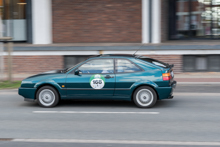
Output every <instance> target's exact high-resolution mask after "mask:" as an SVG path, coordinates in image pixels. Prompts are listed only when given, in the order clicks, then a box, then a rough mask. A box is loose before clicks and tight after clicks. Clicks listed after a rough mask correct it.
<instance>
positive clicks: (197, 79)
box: [4, 72, 220, 85]
mask: <svg viewBox="0 0 220 147" xmlns="http://www.w3.org/2000/svg"><path fill="white" fill-rule="evenodd" d="M32 75H34V74H15V75H13V80H14V81H20V80H23V79H25V78H27V77H29V76H32ZM4 79H7V78H6V75H4ZM174 80H176V81H177V82H178V84H219V85H220V72H185V73H174Z"/></svg>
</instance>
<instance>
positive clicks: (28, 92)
mask: <svg viewBox="0 0 220 147" xmlns="http://www.w3.org/2000/svg"><path fill="white" fill-rule="evenodd" d="M35 92H36V88H24V87H20V88H19V89H18V94H19V95H21V96H23V97H24V98H25V99H30V100H34V99H35Z"/></svg>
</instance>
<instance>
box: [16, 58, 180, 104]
mask: <svg viewBox="0 0 220 147" xmlns="http://www.w3.org/2000/svg"><path fill="white" fill-rule="evenodd" d="M172 68H173V65H169V64H167V63H164V62H161V61H158V60H155V59H152V58H148V57H146V56H137V55H98V56H95V57H91V58H89V59H87V60H86V61H83V62H81V63H79V64H77V65H75V66H73V67H70V68H67V69H64V70H55V71H49V72H45V73H41V74H38V75H34V76H31V77H28V78H26V79H24V80H23V81H22V83H21V86H20V88H19V95H21V96H23V97H24V98H25V100H27V101H35V100H36V101H37V102H38V104H39V105H40V106H42V107H54V106H56V105H57V104H58V103H59V101H60V100H63V99H111V100H127V101H133V102H134V103H135V104H136V105H137V106H138V107H141V108H149V107H152V106H154V105H155V103H156V102H157V100H163V99H171V98H173V95H172V94H173V89H174V88H175V86H176V81H174V74H173V69H172Z"/></svg>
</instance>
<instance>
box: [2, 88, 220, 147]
mask: <svg viewBox="0 0 220 147" xmlns="http://www.w3.org/2000/svg"><path fill="white" fill-rule="evenodd" d="M219 88H220V85H200V86H199V85H189V86H187V85H178V86H177V89H176V90H175V93H174V99H172V100H163V101H158V102H157V104H156V105H155V107H154V108H151V109H140V108H137V107H136V106H135V105H134V104H133V103H132V102H124V101H62V102H61V103H60V105H59V106H57V107H55V108H49V109H46V108H41V107H39V106H38V105H37V104H36V103H31V102H25V101H23V98H22V97H21V96H19V95H17V91H16V90H10V91H8V90H4V91H2V90H1V91H0V101H1V103H0V146H1V147H4V146H6V147H7V146H18V147H20V146H21V147H23V146H34V147H35V146H36V147H37V146H51V147H56V146H57V147H58V146H64V147H65V146H79V147H90V146H91V147H99V146H100V147H102V146H106V147H107V146H120V147H125V146H126V147H134V146H135V147H136V146H138V147H142V146H152V147H182V146H205V147H206V146H207V147H208V146H220V106H219V104H220V90H219Z"/></svg>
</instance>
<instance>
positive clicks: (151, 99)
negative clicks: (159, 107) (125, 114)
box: [133, 86, 157, 108]
mask: <svg viewBox="0 0 220 147" xmlns="http://www.w3.org/2000/svg"><path fill="white" fill-rule="evenodd" d="M133 101H134V103H135V104H136V106H137V107H140V108H150V107H153V106H154V105H155V103H156V102H157V94H156V92H155V90H154V89H153V88H151V87H149V86H141V87H139V88H137V89H136V90H135V92H134V94H133Z"/></svg>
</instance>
